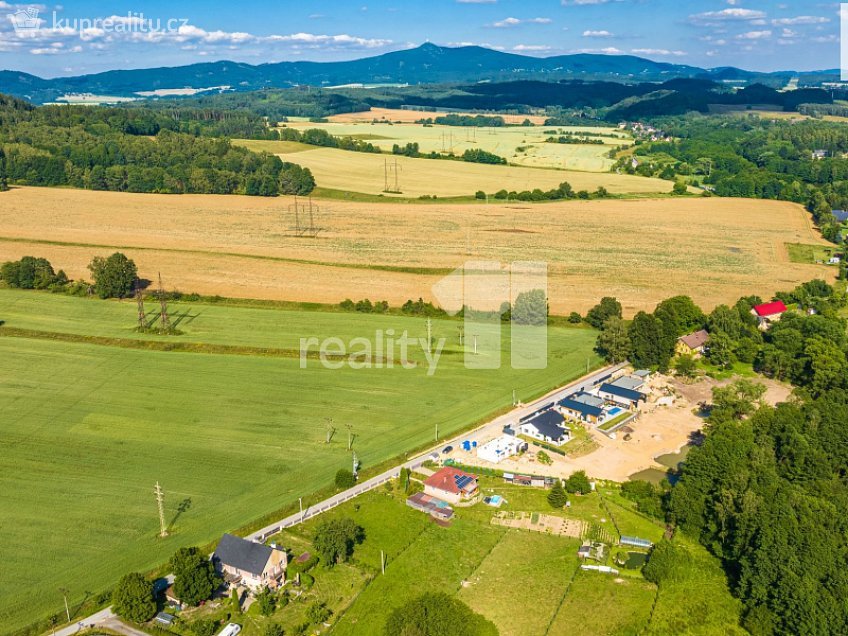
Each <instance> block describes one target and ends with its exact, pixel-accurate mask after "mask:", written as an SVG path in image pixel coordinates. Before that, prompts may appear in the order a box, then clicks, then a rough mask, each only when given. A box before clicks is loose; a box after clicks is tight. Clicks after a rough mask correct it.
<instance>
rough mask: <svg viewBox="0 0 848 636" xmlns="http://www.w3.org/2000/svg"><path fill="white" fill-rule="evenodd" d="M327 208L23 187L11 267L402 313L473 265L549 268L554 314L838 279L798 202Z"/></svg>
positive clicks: (4, 226) (6, 221)
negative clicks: (376, 303) (354, 303)
mask: <svg viewBox="0 0 848 636" xmlns="http://www.w3.org/2000/svg"><path fill="white" fill-rule="evenodd" d="M315 203H316V205H317V206H319V207H320V211H319V212H318V213H317V214H316V224H317V225H319V226H321V227H323V228H325V230H324V231H322V232H321V233H320V234H319V236H318V238H298V237H295V236H293V235H292V232H291V231H290V228H291V227H292V226H293V225H294V218H293V215H292V214H291V213H290V212H289V205H290V204H291V199H289V198H283V197H280V198H270V199H264V198H258V197H243V196H218V195H179V196H177V195H156V194H123V193H110V192H92V191H85V190H70V189H48V188H23V187H20V188H14V189H13V190H11V191H9V192H6V193H3V194H2V195H0V262H2V261H6V260H10V259H17V258H20V257H21V256H24V255H34V256H44V257H47V258H49V259H50V261H51V262H52V263H53V264H54V266H55V267H56V268H63V269H64V270H65V271H66V272H67V273H68V275H69V276H71V277H72V278H87V277H88V271H87V269H86V265H87V264H88V263H89V261H90V260H91V258H92V257H93V256H95V255H108V254H109V253H111V252H112V251H114V250H116V249H120V250H121V251H123V252H125V253H126V254H127V255H128V256H130V257H131V258H133V259H135V261H136V262H137V264H138V266H139V272H140V275H141V276H142V277H144V278H147V279H150V280H155V279H156V276H157V273H158V272H161V273H162V277H163V279H164V281H165V284H166V286H167V287H168V288H176V289H180V290H181V291H184V292H199V293H202V294H220V295H222V296H231V297H239V298H264V299H275V300H302V301H316V302H328V303H337V302H339V301H341V300H342V299H344V298H348V297H349V298H354V299H359V298H366V297H368V298H371V299H373V300H377V299H381V300H383V299H384V300H388V301H389V302H390V303H391V304H392V305H398V304H400V303H403V302H404V301H405V300H407V299H409V298H418V297H419V296H421V297H424V298H425V299H426V298H431V294H430V289H431V287H432V285H433V284H434V283H436V282H437V281H438V280H439V279H440V278H441V277H442V276H443V275H444V274H445V273H447V272H448V271H450V270H451V269H452V268H455V267H459V266H461V265H462V263H464V262H465V261H466V260H479V259H485V260H497V261H500V262H504V263H508V262H511V261H514V260H539V261H545V262H547V263H548V264H549V265H548V267H549V293H550V297H551V309H552V311H553V312H554V313H557V314H563V313H567V312H570V311H580V312H584V311H585V310H586V309H588V308H589V307H591V306H592V305H594V304H595V303H596V302H597V300H598V299H599V298H600V297H601V296H606V295H611V296H616V297H618V298H619V299H620V300H621V301H622V303H623V305H624V306H625V312H626V313H627V314H628V315H632V314H633V313H635V312H636V311H638V310H641V309H651V308H652V307H653V306H654V305H655V304H656V303H657V302H658V301H660V300H662V299H663V298H666V297H668V296H671V295H674V294H683V293H685V294H689V295H691V296H692V297H693V298H694V299H695V300H696V301H698V302H699V303H701V304H702V305H703V306H704V307H706V308H710V307H712V306H714V305H716V304H718V303H722V302H733V301H735V300H736V299H737V298H738V297H740V296H743V295H748V294H759V295H762V296H764V297H770V296H771V294H773V293H774V292H775V291H777V290H786V289H791V288H792V287H794V286H795V285H796V284H798V283H799V282H802V281H806V280H810V279H812V278H816V277H824V278H832V277H833V272H834V270H833V269H832V268H827V267H823V266H818V265H809V264H801V263H792V262H790V260H789V258H788V255H787V248H786V243H808V244H809V243H820V244H823V241H822V239H821V238H819V237H818V236H817V233H816V232H815V230H814V229H813V228H812V226H811V224H810V221H809V218H808V215H807V213H806V212H805V211H804V210H803V208H801V207H800V206H798V205H794V204H790V203H783V202H772V201H755V200H748V199H720V198H709V199H703V198H697V199H696V198H689V199H670V198H669V199H660V200H647V199H644V200H607V201H571V202H559V203H545V204H525V203H508V204H506V203H504V204H497V205H496V204H490V205H486V204H484V203H479V204H463V205H447V204H430V205H420V204H401V203H395V204H392V203H384V204H365V203H348V202H342V201H335V200H333V201H317V200H316V202H315ZM386 268H389V269H386ZM391 268H395V269H394V270H392V269H391Z"/></svg>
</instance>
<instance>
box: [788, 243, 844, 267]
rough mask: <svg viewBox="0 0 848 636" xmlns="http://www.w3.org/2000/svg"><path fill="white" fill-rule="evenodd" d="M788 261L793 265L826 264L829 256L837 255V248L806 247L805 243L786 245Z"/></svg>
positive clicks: (824, 246)
mask: <svg viewBox="0 0 848 636" xmlns="http://www.w3.org/2000/svg"><path fill="white" fill-rule="evenodd" d="M786 249H787V251H788V252H789V260H790V261H792V262H793V263H806V264H815V263H826V262H827V261H828V260H829V259H830V257H831V256H833V255H834V254H838V253H839V248H838V247H836V246H828V245H808V244H805V243H787V244H786Z"/></svg>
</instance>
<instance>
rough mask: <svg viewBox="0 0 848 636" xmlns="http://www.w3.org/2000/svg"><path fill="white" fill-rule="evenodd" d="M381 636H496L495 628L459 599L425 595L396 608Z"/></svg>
mask: <svg viewBox="0 0 848 636" xmlns="http://www.w3.org/2000/svg"><path fill="white" fill-rule="evenodd" d="M383 634H384V636H460V635H462V636H497V634H498V630H497V628H496V627H495V625H494V624H493V623H492V622H490V621H488V620H486V619H485V618H484V617H483V616H480V615H479V614H475V613H474V612H473V611H472V610H471V608H470V607H468V606H467V605H466V604H465V603H463V602H462V601H460V600H459V599H457V598H455V597H453V596H450V595H448V594H445V593H444V592H428V593H426V594H422V595H421V596H418V597H416V598H414V599H412V600H411V601H409V602H408V603H406V604H405V605H402V606H401V607H398V608H397V609H395V610H394V611H392V613H391V614H389V617H388V619H387V620H386V627H385V629H384V630H383Z"/></svg>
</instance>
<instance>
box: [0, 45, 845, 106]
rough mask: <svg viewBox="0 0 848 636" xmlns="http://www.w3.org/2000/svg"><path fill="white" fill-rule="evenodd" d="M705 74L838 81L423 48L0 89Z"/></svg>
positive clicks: (13, 82) (13, 79) (47, 92)
mask: <svg viewBox="0 0 848 636" xmlns="http://www.w3.org/2000/svg"><path fill="white" fill-rule="evenodd" d="M679 78H692V79H708V80H712V81H715V82H718V83H724V84H728V85H733V86H745V85H749V84H752V83H761V84H765V85H767V86H771V87H772V88H787V89H789V90H791V89H794V88H797V87H800V88H804V87H821V86H824V85H826V84H827V85H832V84H835V83H838V82H839V81H840V77H839V71H838V70H835V69H830V70H822V71H811V72H802V73H799V72H795V71H778V72H774V73H758V72H755V71H746V70H743V69H738V68H733V67H721V68H713V69H703V68H698V67H695V66H688V65H685V64H671V63H667V62H655V61H653V60H649V59H646V58H642V57H636V56H632V55H597V54H576V55H560V56H554V57H529V56H526V55H517V54H514V53H504V52H502V51H495V50H492V49H487V48H483V47H479V46H462V47H443V46H437V45H435V44H430V43H426V44H423V45H421V46H419V47H416V48H412V49H406V50H403V51H395V52H392V53H385V54H383V55H377V56H374V57H367V58H362V59H358V60H349V61H344V62H304V61H298V62H277V63H270V64H259V65H251V64H244V63H241V62H231V61H219V62H208V63H202V64H190V65H188V66H175V67H161V68H152V69H137V70H116V71H106V72H104V73H97V74H93V75H81V76H76V77H59V78H54V79H43V78H40V77H36V76H35V75H30V74H28V73H23V72H20V71H12V70H6V71H0V93H7V94H11V95H15V96H18V97H23V98H25V99H28V100H30V101H32V102H34V103H45V102H55V101H57V100H60V99H61V98H62V97H63V96H67V95H71V94H77V95H78V94H91V95H97V96H100V97H104V98H115V97H140V98H149V97H159V98H161V97H171V98H173V97H179V96H189V95H198V94H203V93H218V92H222V91H230V90H238V91H251V90H259V89H264V88H291V87H294V86H299V85H309V86H323V87H338V86H350V85H360V86H364V87H369V86H380V85H386V84H434V83H448V82H488V81H493V82H497V81H505V80H516V79H523V80H527V79H534V80H549V81H559V80H585V81H597V80H606V81H617V82H625V83H633V82H664V81H668V80H671V79H679Z"/></svg>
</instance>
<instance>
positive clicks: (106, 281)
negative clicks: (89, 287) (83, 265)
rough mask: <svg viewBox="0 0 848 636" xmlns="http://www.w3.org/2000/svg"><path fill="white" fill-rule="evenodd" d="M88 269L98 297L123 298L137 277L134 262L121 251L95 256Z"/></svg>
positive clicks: (128, 293)
mask: <svg viewBox="0 0 848 636" xmlns="http://www.w3.org/2000/svg"><path fill="white" fill-rule="evenodd" d="M88 269H89V271H90V272H91V276H92V277H93V278H94V288H95V290H96V291H97V295H98V296H100V298H125V297H126V296H129V295H130V293H131V292H132V290H133V287H135V282H136V280H137V279H138V270H137V269H136V266H135V263H134V262H133V261H131V260H130V259H128V258H127V257H126V256H124V254H122V253H121V252H115V253H114V254H112V255H111V256H109V257H108V258H103V257H102V256H95V257H94V258H93V259H92V261H91V263H89V265H88Z"/></svg>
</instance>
